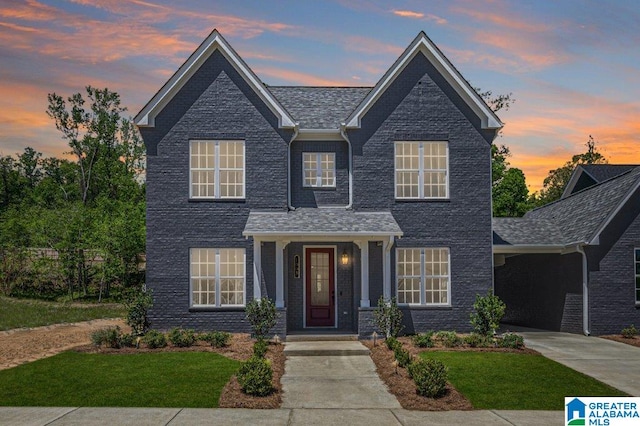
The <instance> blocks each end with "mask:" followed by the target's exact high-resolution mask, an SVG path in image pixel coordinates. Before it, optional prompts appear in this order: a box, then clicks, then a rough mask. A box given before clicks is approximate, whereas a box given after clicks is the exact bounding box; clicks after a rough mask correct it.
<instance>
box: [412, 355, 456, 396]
mask: <svg viewBox="0 0 640 426" xmlns="http://www.w3.org/2000/svg"><path fill="white" fill-rule="evenodd" d="M408 371H409V376H410V377H411V378H412V379H413V381H414V382H415V383H416V388H417V389H416V392H417V393H418V395H422V396H426V397H428V398H437V397H439V396H442V395H444V394H445V392H446V387H447V367H445V365H444V364H443V363H442V362H441V361H437V360H435V359H429V358H427V359H419V360H418V361H415V362H413V363H412V364H411V365H409V368H408Z"/></svg>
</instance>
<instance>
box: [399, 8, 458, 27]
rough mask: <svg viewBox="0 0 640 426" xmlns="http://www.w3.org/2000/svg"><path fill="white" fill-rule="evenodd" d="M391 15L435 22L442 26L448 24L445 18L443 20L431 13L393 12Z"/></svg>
mask: <svg viewBox="0 0 640 426" xmlns="http://www.w3.org/2000/svg"><path fill="white" fill-rule="evenodd" d="M391 13H393V14H394V15H396V16H400V17H402V18H411V19H420V20H425V21H434V22H435V23H437V24H440V25H444V24H446V23H447V20H446V19H444V18H441V17H439V16H437V15H433V14H431V13H427V14H424V13H422V12H414V11H412V10H392V11H391Z"/></svg>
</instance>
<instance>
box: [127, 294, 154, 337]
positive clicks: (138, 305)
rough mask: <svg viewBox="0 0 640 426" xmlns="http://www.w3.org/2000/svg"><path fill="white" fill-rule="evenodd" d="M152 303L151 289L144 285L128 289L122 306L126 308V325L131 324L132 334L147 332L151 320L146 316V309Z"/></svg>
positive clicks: (139, 334)
mask: <svg viewBox="0 0 640 426" xmlns="http://www.w3.org/2000/svg"><path fill="white" fill-rule="evenodd" d="M152 305H153V297H152V296H151V290H147V289H146V287H145V286H143V287H142V288H140V289H137V288H133V289H130V290H129V291H128V292H127V294H126V295H125V297H124V306H125V308H126V309H127V318H126V322H127V325H129V326H131V333H132V334H133V335H134V336H142V335H143V334H145V333H146V332H147V330H148V329H149V326H150V325H151V322H149V318H148V317H147V310H148V309H149V308H150V307H151V306H152Z"/></svg>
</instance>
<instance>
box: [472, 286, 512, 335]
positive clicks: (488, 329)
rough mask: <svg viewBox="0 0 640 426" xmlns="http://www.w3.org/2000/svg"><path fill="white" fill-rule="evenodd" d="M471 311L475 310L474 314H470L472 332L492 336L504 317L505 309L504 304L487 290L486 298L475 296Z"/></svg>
mask: <svg viewBox="0 0 640 426" xmlns="http://www.w3.org/2000/svg"><path fill="white" fill-rule="evenodd" d="M473 309H475V312H472V313H471V325H472V326H473V330H474V331H475V332H476V333H478V334H481V335H483V336H493V335H494V334H495V333H496V330H497V329H498V327H500V320H501V319H502V317H503V316H504V311H505V309H506V305H505V304H504V302H503V301H502V300H500V298H499V297H498V296H494V295H493V294H491V290H489V292H488V293H487V295H486V296H480V295H476V301H475V303H474V304H473Z"/></svg>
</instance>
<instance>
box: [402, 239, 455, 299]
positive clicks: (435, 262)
mask: <svg viewBox="0 0 640 426" xmlns="http://www.w3.org/2000/svg"><path fill="white" fill-rule="evenodd" d="M396 275H397V280H396V289H397V293H398V303H407V304H416V305H418V304H420V305H448V304H450V301H449V291H450V285H449V284H450V276H451V273H450V268H449V249H448V248H399V249H397V250H396Z"/></svg>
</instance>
